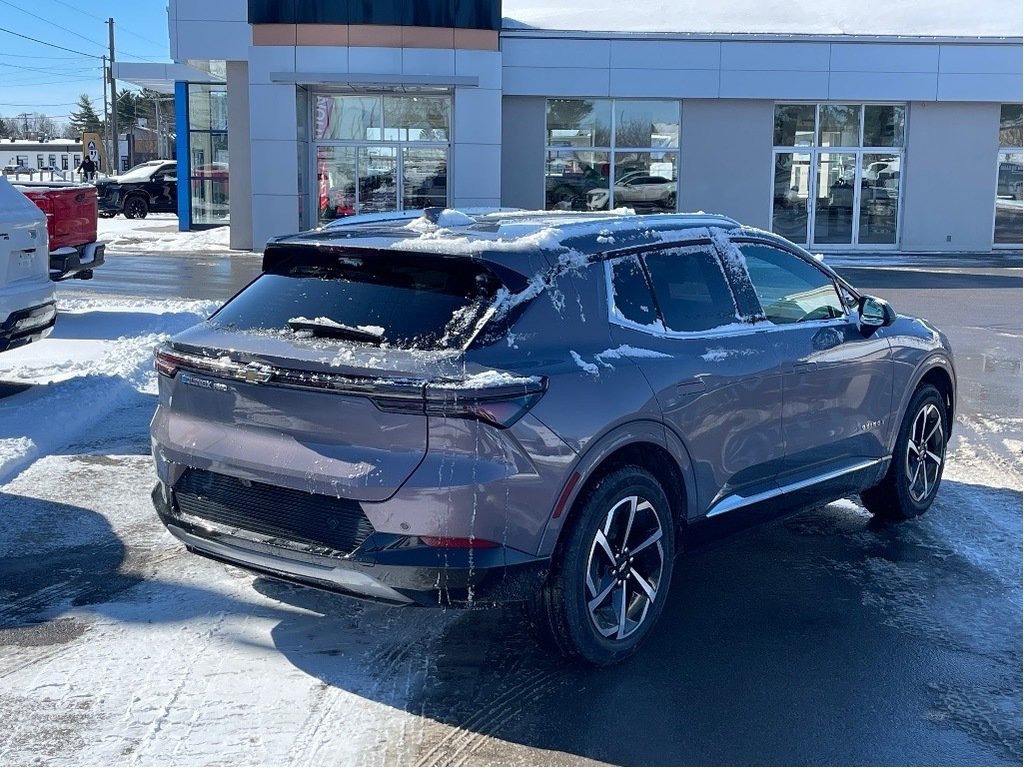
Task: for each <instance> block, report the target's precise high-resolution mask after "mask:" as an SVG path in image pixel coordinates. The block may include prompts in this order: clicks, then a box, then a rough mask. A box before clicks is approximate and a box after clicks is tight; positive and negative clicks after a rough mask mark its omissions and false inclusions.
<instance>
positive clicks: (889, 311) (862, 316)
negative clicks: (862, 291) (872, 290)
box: [857, 296, 896, 329]
mask: <svg viewBox="0 0 1024 768" xmlns="http://www.w3.org/2000/svg"><path fill="white" fill-rule="evenodd" d="M857 315H858V318H859V320H860V325H861V327H862V328H871V329H874V328H881V327H882V326H885V325H892V323H893V322H894V321H895V320H896V312H895V311H894V310H893V308H892V307H891V306H889V302H887V301H885V300H883V299H878V298H875V297H874V296H862V297H861V299H860V306H859V308H858V311H857Z"/></svg>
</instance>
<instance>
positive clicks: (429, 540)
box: [420, 536, 498, 549]
mask: <svg viewBox="0 0 1024 768" xmlns="http://www.w3.org/2000/svg"><path fill="white" fill-rule="evenodd" d="M420 541H422V542H423V543H424V544H426V545H427V546H428V547H440V548H442V549H494V548H495V547H496V546H498V542H496V541H488V540H487V539H477V538H470V539H467V538H458V537H452V536H420Z"/></svg>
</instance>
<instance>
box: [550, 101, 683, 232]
mask: <svg viewBox="0 0 1024 768" xmlns="http://www.w3.org/2000/svg"><path fill="white" fill-rule="evenodd" d="M679 116H680V103H679V102H678V101H652V100H647V99H548V102H547V158H546V164H545V168H544V202H545V206H546V207H547V208H548V209H561V210H575V211H586V210H591V211H596V210H606V209H609V208H615V207H619V206H627V207H630V208H634V209H636V210H637V211H638V212H651V211H655V212H657V211H675V210H676V199H677V197H678V191H679V181H678V179H679Z"/></svg>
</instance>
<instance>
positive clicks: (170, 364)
mask: <svg viewBox="0 0 1024 768" xmlns="http://www.w3.org/2000/svg"><path fill="white" fill-rule="evenodd" d="M153 356H154V358H155V360H154V362H153V367H154V368H156V370H157V372H158V373H162V374H163V375H164V376H169V377H170V378H174V374H176V373H177V372H178V368H179V367H180V366H182V365H184V364H185V363H186V362H187V361H186V360H185V359H184V358H182V357H179V356H178V355H175V354H172V353H171V352H170V351H169V350H168V349H167V348H166V347H157V348H156V349H154V350H153Z"/></svg>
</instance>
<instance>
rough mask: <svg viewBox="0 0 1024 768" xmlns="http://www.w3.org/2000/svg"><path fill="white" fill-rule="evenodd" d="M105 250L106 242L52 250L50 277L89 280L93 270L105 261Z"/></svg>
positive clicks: (53, 278)
mask: <svg viewBox="0 0 1024 768" xmlns="http://www.w3.org/2000/svg"><path fill="white" fill-rule="evenodd" d="M105 251H106V244H105V243H87V244H85V245H77V246H68V247H66V248H58V249H57V250H55V251H50V279H51V280H67V279H68V278H71V277H76V278H79V279H81V280H88V279H89V278H91V277H92V271H93V270H94V269H96V267H98V266H100V265H101V264H102V263H103V260H104V254H105Z"/></svg>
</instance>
